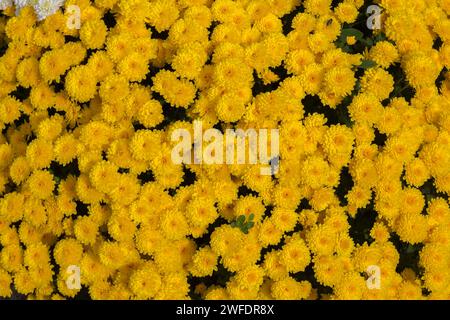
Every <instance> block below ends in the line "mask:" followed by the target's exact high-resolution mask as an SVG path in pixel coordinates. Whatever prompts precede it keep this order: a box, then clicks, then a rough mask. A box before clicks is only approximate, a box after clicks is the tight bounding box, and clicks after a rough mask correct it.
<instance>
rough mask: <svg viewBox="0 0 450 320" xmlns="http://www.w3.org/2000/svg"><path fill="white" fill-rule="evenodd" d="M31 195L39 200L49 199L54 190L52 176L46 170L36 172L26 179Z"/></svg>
mask: <svg viewBox="0 0 450 320" xmlns="http://www.w3.org/2000/svg"><path fill="white" fill-rule="evenodd" d="M28 184H29V187H30V190H31V193H32V194H33V195H34V196H35V197H36V198H39V199H47V198H49V197H50V196H51V195H52V193H53V190H54V189H55V181H54V180H53V175H52V174H51V173H50V172H48V171H46V170H38V171H35V172H33V173H32V174H31V176H30V178H29V179H28Z"/></svg>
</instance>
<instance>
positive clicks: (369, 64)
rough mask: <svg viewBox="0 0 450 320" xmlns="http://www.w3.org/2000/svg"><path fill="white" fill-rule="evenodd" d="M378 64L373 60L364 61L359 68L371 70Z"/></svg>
mask: <svg viewBox="0 0 450 320" xmlns="http://www.w3.org/2000/svg"><path fill="white" fill-rule="evenodd" d="M376 65H377V64H376V62H375V61H372V60H363V62H362V63H361V65H360V66H359V67H360V68H362V69H370V68H373V67H375V66H376Z"/></svg>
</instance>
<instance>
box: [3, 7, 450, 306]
mask: <svg viewBox="0 0 450 320" xmlns="http://www.w3.org/2000/svg"><path fill="white" fill-rule="evenodd" d="M20 2H21V1H4V0H3V1H0V9H2V10H3V11H1V12H2V15H1V16H0V129H1V130H2V134H1V135H0V249H1V250H0V296H1V297H11V296H12V295H13V294H14V295H17V294H20V295H24V296H27V297H28V298H30V299H49V298H52V299H59V298H73V297H80V296H83V295H86V294H87V295H88V296H89V297H91V298H92V299H130V298H133V299H189V298H203V299H318V298H319V299H423V298H432V299H449V298H450V272H449V268H450V231H449V230H450V208H449V201H448V196H449V194H450V74H449V73H448V69H449V68H450V1H448V0H415V1H407V0H380V1H378V2H376V3H377V4H378V5H379V6H380V7H382V8H383V9H384V11H383V15H382V23H383V26H382V29H381V30H375V31H374V32H373V33H372V31H370V30H366V26H365V23H366V19H367V16H366V15H365V9H366V8H367V6H368V5H369V4H372V3H369V1H366V2H364V1H363V0H343V1H339V3H338V4H337V5H335V6H332V5H331V3H332V1H331V0H304V1H300V0H215V1H213V0H93V1H89V0H67V1H65V4H64V7H62V8H61V9H59V10H57V8H59V6H61V5H62V2H63V1H53V2H52V1H47V2H48V3H47V4H48V7H46V8H47V9H48V10H52V12H51V13H53V11H55V13H54V14H51V15H49V16H48V17H47V14H46V19H42V21H40V20H41V17H40V16H39V12H37V11H36V10H35V8H33V7H32V6H24V7H23V8H21V10H18V11H17V15H16V8H15V7H14V6H13V3H15V4H18V3H20ZM22 2H25V1H22ZM38 2H39V3H41V1H38ZM44 2H45V1H44ZM70 5H76V6H78V7H79V8H80V9H81V28H80V29H79V30H78V29H72V28H69V27H68V25H67V20H68V19H69V18H70V16H69V15H70V13H69V12H68V11H67V10H65V8H67V6H70ZM51 6H54V7H51ZM53 9H55V10H53ZM49 12H50V11H49ZM351 26H354V27H355V28H356V26H358V28H359V29H360V30H363V29H364V30H363V31H364V34H362V32H360V33H361V34H362V35H360V34H359V33H357V32H354V31H355V29H352V28H351ZM346 33H348V36H345V35H346ZM365 35H369V37H365ZM193 120H201V121H202V123H203V129H204V130H207V129H208V128H213V127H214V128H220V129H221V130H225V129H227V128H242V129H248V128H255V129H259V128H264V129H279V130H280V170H279V172H278V173H277V174H276V175H275V176H273V177H271V176H263V175H261V174H260V166H261V165H260V164H258V165H252V164H248V165H226V164H223V165H219V164H216V165H198V164H185V165H176V164H174V163H173V162H172V161H171V151H172V149H173V147H174V145H175V142H173V141H172V140H171V134H172V132H173V131H174V130H176V129H178V128H185V129H189V130H193ZM241 216H245V218H246V219H249V218H250V216H251V218H253V221H254V225H253V224H252V225H251V226H252V227H251V228H250V229H249V230H248V232H247V233H246V232H243V231H242V230H240V229H239V228H237V227H235V225H233V222H234V221H236V220H237V219H238V218H239V217H241ZM73 265H75V266H79V267H80V269H81V284H82V287H83V289H81V290H80V289H73V288H69V287H68V286H67V283H66V280H67V278H68V276H69V275H70V274H69V273H67V272H66V270H67V268H68V267H69V266H73ZM370 266H378V267H379V269H380V271H381V275H380V279H381V287H380V288H377V289H371V288H370V286H368V284H367V282H366V280H367V279H368V278H369V277H370V276H371V274H369V272H368V271H367V270H368V268H369V267H370ZM80 291H81V292H80Z"/></svg>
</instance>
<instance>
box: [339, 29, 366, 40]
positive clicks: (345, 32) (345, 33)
mask: <svg viewBox="0 0 450 320" xmlns="http://www.w3.org/2000/svg"><path fill="white" fill-rule="evenodd" d="M347 37H355V38H356V40H358V41H361V40H362V38H363V37H364V34H363V33H362V32H361V31H359V30H358V29H354V28H346V29H342V31H341V37H340V38H341V41H342V42H344V43H345V42H347Z"/></svg>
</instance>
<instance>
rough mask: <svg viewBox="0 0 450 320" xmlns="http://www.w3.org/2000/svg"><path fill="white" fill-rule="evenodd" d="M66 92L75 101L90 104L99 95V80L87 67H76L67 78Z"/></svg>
mask: <svg viewBox="0 0 450 320" xmlns="http://www.w3.org/2000/svg"><path fill="white" fill-rule="evenodd" d="M66 90H67V93H68V94H69V96H71V97H72V98H73V99H75V100H77V101H79V102H88V101H89V100H91V99H92V98H94V96H95V94H96V93H97V79H95V78H94V77H92V73H91V70H90V69H89V68H88V67H87V66H79V67H75V68H74V69H72V70H70V71H69V73H68V74H67V76H66Z"/></svg>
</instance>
